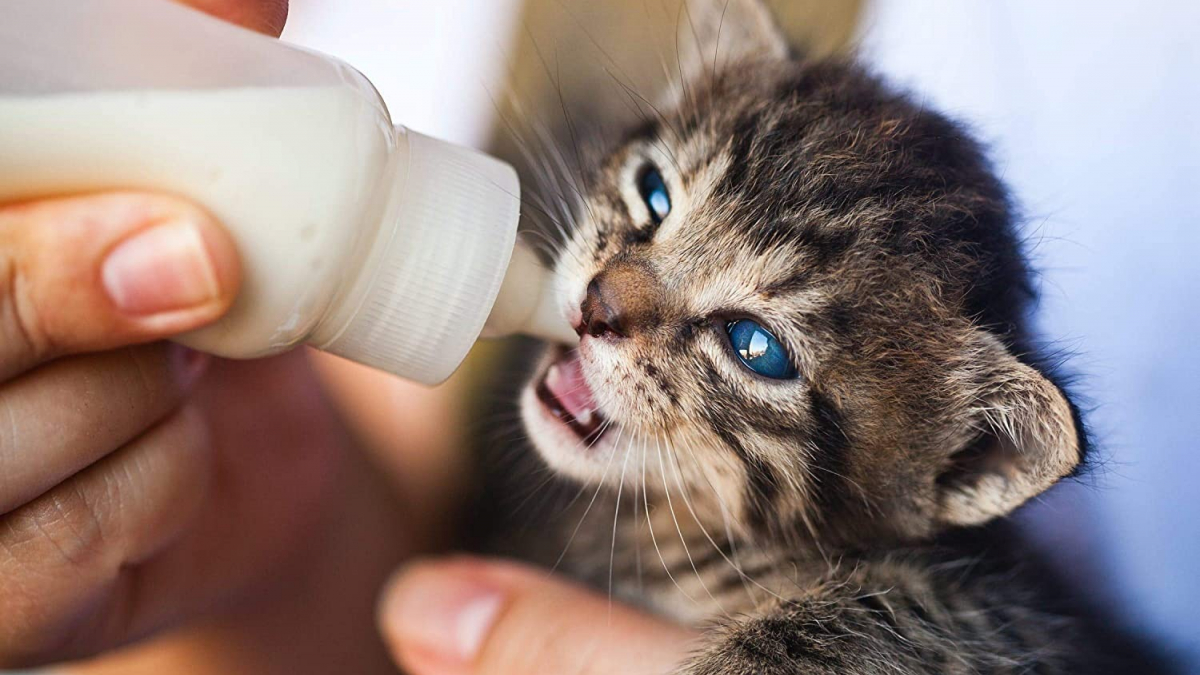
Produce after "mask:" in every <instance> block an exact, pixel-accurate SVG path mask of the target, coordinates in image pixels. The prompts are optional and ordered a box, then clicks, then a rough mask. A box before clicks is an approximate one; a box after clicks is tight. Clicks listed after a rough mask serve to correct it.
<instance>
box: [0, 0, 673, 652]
mask: <svg viewBox="0 0 1200 675" xmlns="http://www.w3.org/2000/svg"><path fill="white" fill-rule="evenodd" d="M189 4H192V5H194V6H196V7H198V8H200V9H202V10H204V11H206V12H209V13H211V14H213V15H215V16H218V17H221V18H223V19H226V20H230V21H233V22H235V23H239V24H241V25H243V26H247V27H250V28H253V29H256V30H260V31H263V32H266V33H269V34H275V35H277V34H278V33H279V31H280V30H281V29H282V26H283V21H284V20H285V18H286V14H287V6H286V3H285V2H282V1H274V0H272V1H267V0H261V1H259V2H250V1H247V0H193V1H192V2H190V3H189ZM167 233H174V234H173V235H172V236H167ZM180 241H185V242H190V243H191V244H192V248H191V249H189V250H191V251H192V252H193V255H192V256H191V257H187V256H181V255H180V248H179V245H178V244H179V242H180ZM130 247H132V250H134V251H135V253H137V256H136V257H137V259H138V260H139V261H140V262H139V264H138V265H137V267H139V268H140V269H141V270H142V275H141V276H140V277H139V278H138V279H139V281H138V283H136V284H133V283H128V278H126V283H117V281H115V280H119V279H121V278H122V277H120V276H119V275H117V276H114V273H113V271H112V270H113V269H114V267H113V265H112V264H111V261H112V260H114V259H115V257H116V256H117V255H118V253H119V252H121V251H125V252H128V251H130V250H131V248H130ZM172 251H174V252H175V254H176V255H175V256H174V257H172V256H171V255H170V254H171V253H172ZM197 252H198V253H197ZM197 255H198V256H199V257H197ZM126 260H128V256H126ZM188 270H192V271H197V270H199V271H198V272H197V274H198V276H199V278H202V279H203V283H202V284H200V286H197V285H196V284H194V283H193V284H188V283H186V281H187V280H186V278H185V277H186V276H187V275H186V272H187V271H188ZM0 273H2V274H0V420H5V422H0V667H24V666H37V665H45V664H56V663H63V662H73V663H74V665H72V666H71V668H70V669H71V670H72V671H73V672H83V673H106V672H113V673H117V672H120V673H140V672H146V673H151V672H155V673H160V672H189V673H208V672H212V673H218V672H219V673H243V672H244V673H305V672H312V673H323V672H357V673H372V672H394V665H393V663H392V662H391V660H390V659H389V655H390V656H391V657H394V658H395V659H396V660H397V661H399V662H400V663H402V664H403V665H404V667H406V668H407V669H408V670H409V672H412V673H414V674H415V675H433V674H435V673H441V674H454V673H530V672H564V671H565V670H566V668H567V667H569V668H570V669H571V671H572V672H579V673H601V672H629V673H643V672H644V673H652V672H665V671H666V670H667V669H668V668H669V666H670V665H671V664H673V663H675V662H676V661H678V660H679V659H680V658H682V657H683V655H684V654H685V651H686V644H687V641H688V640H689V639H690V634H689V633H687V632H686V631H685V630H683V629H681V628H678V627H674V626H671V625H669V624H665V623H662V622H659V621H657V620H653V619H650V618H648V617H646V616H644V615H642V614H639V613H637V612H635V611H633V610H629V609H625V608H622V607H619V606H610V604H609V602H608V601H607V600H606V599H600V598H595V597H593V596H591V595H590V594H587V593H585V592H584V591H581V590H578V589H576V588H574V587H572V586H569V585H567V584H564V583H562V582H559V581H556V580H552V579H547V578H545V577H544V575H542V574H541V573H535V572H532V571H529V570H525V569H523V568H519V567H515V566H512V565H509V564H506V563H499V562H487V561H468V560H462V559H453V560H449V561H440V562H439V561H430V562H425V563H419V564H410V565H409V566H407V567H405V568H404V570H402V571H401V572H399V573H397V574H396V575H395V576H394V577H393V580H392V581H391V582H390V583H389V584H388V585H387V590H386V592H385V593H384V595H383V597H382V599H380V598H378V597H377V596H378V593H379V588H380V587H381V586H382V585H383V582H384V580H385V578H386V577H387V575H388V572H389V570H390V569H391V568H392V567H393V566H394V565H396V564H397V563H399V562H400V561H402V560H404V559H406V558H409V557H411V556H412V555H413V554H414V553H417V552H420V551H422V550H428V549H436V548H437V546H438V539H439V538H440V537H442V536H444V532H441V531H439V527H440V525H441V524H442V523H444V522H446V521H448V520H452V518H450V516H449V512H448V509H450V508H451V507H452V505H453V502H452V500H451V498H450V497H449V496H448V495H450V494H452V488H453V486H454V482H453V476H455V475H456V472H455V471H454V466H453V457H454V456H455V455H454V453H453V452H452V449H453V448H454V447H456V445H457V443H456V439H455V438H454V437H453V436H452V435H451V434H450V433H449V432H448V431H447V429H452V428H459V427H460V426H461V425H458V424H454V423H452V422H454V420H455V416H456V415H457V414H459V413H458V411H457V410H456V409H455V408H454V406H453V403H452V402H453V401H454V400H456V397H455V395H454V394H455V387H454V385H453V384H452V385H450V386H448V387H445V388H442V389H440V390H437V391H436V392H429V391H427V390H418V389H415V388H410V387H409V386H408V385H402V384H398V383H396V382H395V381H394V380H392V379H391V378H386V377H383V376H380V375H378V374H375V373H370V372H368V371H365V370H363V369H360V368H356V367H353V366H345V365H343V364H341V363H340V362H337V361H334V360H332V359H320V358H318V359H315V360H312V361H310V359H309V358H307V356H306V354H304V353H303V352H302V351H296V352H293V353H290V354H287V355H284V356H281V357H277V358H272V359H265V360H260V361H255V362H227V361H219V360H216V359H210V358H208V357H204V356H201V355H198V354H196V353H194V352H190V351H188V350H184V349H182V348H179V347H176V346H173V345H170V344H168V343H164V342H161V341H160V340H162V339H163V338H165V337H168V336H170V335H173V334H176V333H179V332H182V331H186V330H190V329H193V328H197V327H199V326H202V325H205V324H206V323H209V322H211V321H213V320H215V319H216V318H218V317H219V316H220V315H221V314H222V313H223V312H224V311H225V310H226V309H228V307H229V306H230V304H231V303H232V301H233V298H234V297H235V296H236V293H237V290H238V284H239V281H240V268H239V263H238V259H237V253H236V250H235V249H234V246H233V243H232V241H231V240H230V238H229V237H228V235H227V234H226V233H225V232H224V231H223V230H222V228H221V227H220V225H219V224H218V223H216V222H215V221H214V220H213V219H212V218H211V217H210V216H209V215H208V214H207V213H205V212H204V211H203V210H202V209H199V208H197V207H195V206H193V205H191V204H188V203H186V202H182V201H179V200H177V199H175V198H170V197H165V196H161V195H153V194H140V193H124V192H123V193H108V194H93V195H82V196H69V197H61V198H53V199H44V200H38V201H32V202H22V203H13V204H2V205H0ZM114 289H116V290H114ZM172 289H174V290H175V291H176V293H174V295H172V294H171V293H170V291H171V290H172ZM197 289H199V290H197ZM181 297H184V298H185V299H186V300H187V302H185V303H180V302H178V300H179V299H180V298H181ZM164 308H166V309H164ZM262 392H287V393H288V395H287V396H265V397H264V396H262ZM380 401H383V402H384V403H383V404H381V403H379V402H380ZM428 420H439V421H441V422H442V423H440V424H436V425H434V424H430V423H429V422H428ZM351 439H355V440H354V441H352V440H351ZM381 467H382V468H383V469H385V470H384V471H380V470H379V469H380V468H381ZM422 523H428V524H426V525H422ZM430 589H441V590H442V591H443V592H438V593H433V594H432V595H431V594H430V592H429V590H430ZM480 593H482V594H483V597H485V598H486V599H488V603H490V604H489V607H491V609H490V610H489V611H487V612H480V611H479V605H478V603H477V602H474V600H475V599H477V598H478V597H480V596H479V594H480ZM414 598H415V601H414ZM376 606H378V607H380V608H381V609H380V611H379V613H378V615H377V620H378V625H379V627H380V629H381V631H382V633H383V635H384V637H385V640H386V645H387V649H386V650H385V647H384V645H383V644H381V642H380V640H379V638H378V636H377V635H376V633H375V631H374V630H373V626H372V617H373V615H374V612H373V609H372V608H374V607H376ZM314 608H319V611H314ZM438 622H440V623H438ZM464 625H467V626H469V627H470V628H471V630H466V629H463V628H462V626H464ZM547 625H555V626H558V627H559V629H558V630H556V631H553V632H550V633H548V632H547V631H546V626H547ZM436 626H442V627H443V628H445V629H446V630H434V631H431V627H436ZM572 626H574V627H577V628H571V627H572ZM598 626H603V627H604V628H603V629H600V630H597V627H598ZM462 635H470V636H472V639H471V640H468V641H466V642H464V641H463V640H462V639H457V640H455V639H448V638H452V637H454V636H462ZM527 645H536V648H535V649H526V648H525V646H527ZM517 646H521V648H517ZM581 655H591V656H589V657H588V658H585V659H583V660H582V661H580V657H581ZM81 659H82V661H81Z"/></svg>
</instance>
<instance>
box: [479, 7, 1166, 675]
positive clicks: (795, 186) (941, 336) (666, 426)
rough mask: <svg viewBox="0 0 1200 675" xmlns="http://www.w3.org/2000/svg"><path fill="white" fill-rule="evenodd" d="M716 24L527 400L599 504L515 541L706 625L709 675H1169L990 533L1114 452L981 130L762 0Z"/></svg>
mask: <svg viewBox="0 0 1200 675" xmlns="http://www.w3.org/2000/svg"><path fill="white" fill-rule="evenodd" d="M687 28H688V32H689V33H692V34H694V36H695V37H696V39H697V41H698V44H699V48H698V50H696V53H697V54H703V55H705V56H706V57H707V58H705V57H697V58H695V59H693V61H694V63H691V64H689V65H688V66H687V77H686V78H685V81H686V85H685V86H683V87H682V91H681V92H680V93H679V94H678V96H677V98H676V100H675V102H674V103H673V105H672V106H671V107H669V108H667V109H664V110H663V112H661V113H659V114H656V115H654V116H652V119H651V120H650V121H649V122H647V123H646V124H644V125H643V126H641V127H639V128H637V129H634V130H631V131H630V132H629V133H628V134H627V135H626V136H625V137H624V138H622V139H620V140H619V141H618V142H617V143H615V144H613V145H612V146H610V147H609V148H608V149H607V150H606V152H604V153H602V154H600V155H599V156H598V158H597V159H596V160H595V161H594V162H593V163H592V164H590V165H589V166H587V167H585V171H584V173H583V176H582V179H581V180H579V181H578V182H577V185H576V188H577V189H578V190H579V194H580V197H581V200H580V202H581V203H580V205H579V208H578V209H576V213H575V216H574V220H575V222H574V227H573V230H572V232H571V233H570V236H569V238H568V239H567V241H565V242H564V243H563V246H562V249H561V252H560V254H559V256H558V258H557V261H556V272H557V275H558V278H559V281H560V282H561V283H560V298H561V301H562V307H563V311H564V313H565V315H566V316H567V318H568V320H569V321H570V322H571V323H572V325H574V326H575V327H576V330H577V331H578V332H579V333H580V335H581V342H580V344H579V346H578V348H577V349H564V348H550V349H549V350H548V351H547V353H546V354H545V355H544V356H543V357H542V359H541V361H540V363H539V365H538V366H537V367H536V371H535V374H534V376H533V378H532V380H531V382H530V383H529V384H528V385H527V386H526V387H525V388H524V390H523V392H522V393H521V396H520V406H521V414H522V418H523V422H524V426H525V429H526V431H527V433H528V437H529V439H530V441H531V443H532V446H533V447H534V448H535V449H536V453H537V455H538V456H539V457H540V460H541V461H542V462H544V463H545V464H546V465H548V466H549V467H550V468H551V469H552V470H553V471H554V472H555V474H557V476H559V477H560V478H562V479H565V480H568V481H570V482H572V483H574V484H576V485H579V486H581V489H580V490H579V491H578V492H573V493H572V494H574V496H575V498H574V499H566V498H564V500H563V501H561V502H557V503H554V504H549V505H546V507H545V508H543V509H542V510H541V512H540V513H536V514H533V515H531V513H530V511H529V510H528V509H523V510H521V511H519V512H518V514H517V515H516V516H515V517H514V518H513V522H512V523H510V525H511V526H512V527H511V528H505V529H502V530H501V531H500V532H498V533H497V536H496V537H495V540H496V541H499V542H503V544H502V545H501V546H499V547H498V550H501V551H503V552H506V553H512V554H517V555H520V556H523V557H526V558H529V559H532V560H535V561H540V562H542V563H544V564H546V565H548V566H551V565H553V566H557V567H559V568H560V569H561V570H565V571H567V572H569V573H571V574H573V575H575V576H577V577H578V578H580V579H583V580H585V581H588V582H590V583H592V584H594V585H595V586H597V587H598V588H600V589H602V590H607V591H608V592H611V593H612V594H613V596H614V597H618V598H621V599H624V600H626V601H630V602H634V603H638V604H640V605H642V606H644V607H646V608H648V609H650V610H652V611H655V612H658V613H661V614H663V615H666V616H669V617H671V618H673V619H676V620H679V621H683V622H687V623H690V624H693V625H699V626H708V627H709V628H710V630H709V631H708V633H707V640H706V641H705V644H704V645H703V647H702V648H701V649H700V650H699V651H698V652H697V653H696V655H695V657H694V658H692V659H691V660H690V661H689V662H688V663H687V664H686V665H684V666H681V669H680V671H679V672H680V673H687V674H691V675H715V674H718V673H719V674H725V675H735V674H747V675H748V674H750V673H757V674H765V673H884V672H886V673H1010V672H1011V673H1018V672H1039V673H1068V672H1072V673H1075V672H1108V671H1111V672H1129V669H1130V668H1133V667H1134V666H1132V665H1131V663H1139V665H1138V666H1137V667H1136V670H1137V672H1147V670H1148V668H1149V666H1148V665H1146V664H1145V663H1142V662H1138V661H1136V660H1132V659H1136V658H1137V657H1135V656H1133V651H1132V647H1131V646H1130V645H1131V643H1129V642H1127V640H1126V639H1125V638H1124V637H1123V636H1121V635H1120V634H1118V633H1117V632H1116V631H1115V629H1109V628H1107V627H1105V626H1104V624H1103V623H1101V622H1097V621H1096V620H1094V619H1092V618H1089V617H1085V616H1082V615H1080V614H1078V612H1077V610H1076V603H1075V602H1073V601H1072V600H1071V599H1069V598H1065V597H1057V596H1058V595H1061V594H1058V593H1057V589H1058V587H1059V585H1058V584H1055V583H1053V582H1051V581H1049V580H1048V578H1047V576H1046V575H1045V573H1044V572H1043V571H1041V570H1039V569H1038V568H1037V566H1036V563H1035V562H1034V561H1033V560H1030V559H1028V558H1026V557H1025V556H1026V555H1027V554H1026V553H1025V552H1024V551H1023V550H1022V549H1020V548H1018V547H1017V545H1016V542H1015V540H1013V539H1011V538H1010V537H1008V536H1007V535H1006V534H1005V532H1004V531H1003V529H1002V528H1003V526H1002V525H995V524H993V525H990V526H987V527H983V525H984V524H985V523H989V521H993V520H994V519H997V518H1000V517H1003V516H1005V515H1007V514H1009V513H1011V512H1012V511H1013V510H1014V509H1015V508H1017V507H1018V506H1020V505H1021V504H1022V503H1024V502H1026V501H1027V500H1029V499H1030V498H1032V497H1034V496H1036V495H1038V494H1040V493H1042V492H1043V491H1044V490H1046V489H1047V488H1049V487H1050V486H1051V485H1052V484H1054V483H1055V482H1056V481H1058V480H1060V479H1062V478H1063V477H1065V476H1069V475H1071V474H1072V473H1073V472H1074V471H1076V470H1077V468H1078V467H1079V466H1080V464H1081V462H1082V461H1083V459H1084V456H1085V454H1086V450H1087V445H1086V440H1085V437H1084V434H1083V429H1082V427H1081V425H1080V420H1079V416H1078V413H1077V411H1076V409H1075V407H1074V405H1073V404H1072V402H1071V401H1070V399H1069V398H1068V397H1067V396H1066V395H1065V394H1064V392H1063V390H1062V389H1060V388H1059V387H1058V386H1056V384H1055V383H1054V382H1053V381H1052V380H1051V379H1050V378H1049V377H1047V375H1046V374H1045V372H1043V371H1042V369H1041V368H1040V367H1039V365H1038V362H1037V360H1036V359H1035V358H1034V357H1033V356H1032V355H1031V352H1030V346H1029V344H1028V341H1027V336H1026V335H1025V332H1024V329H1023V322H1024V314H1025V310H1026V306H1027V304H1028V302H1029V300H1030V297H1031V286H1030V282H1029V278H1028V271H1027V267H1026V263H1025V261H1024V259H1023V257H1022V253H1021V250H1020V245H1019V241H1018V235H1017V233H1016V232H1015V230H1014V226H1013V223H1012V220H1013V216H1012V211H1011V207H1010V204H1009V201H1008V198H1007V197H1006V194H1005V190H1004V188H1003V186H1002V185H1001V184H1000V183H999V181H998V180H997V179H996V177H995V176H994V175H993V173H992V171H991V170H990V167H989V166H988V164H987V162H986V161H985V159H984V157H983V153H982V152H981V150H980V148H979V147H978V145H977V144H976V143H974V142H973V141H972V140H971V139H970V138H969V137H967V136H966V135H965V134H964V133H963V131H962V130H961V129H960V128H959V127H957V126H955V125H954V124H953V123H951V122H949V121H947V120H946V119H945V118H944V117H942V116H941V115H939V114H937V113H935V112H932V111H929V110H927V109H925V108H923V107H922V106H919V105H917V104H915V103H913V102H912V101H910V100H908V99H906V98H905V97H903V96H901V95H898V94H896V93H893V92H891V91H889V90H888V89H887V88H885V87H884V86H882V85H881V84H880V83H879V82H878V81H877V80H876V79H874V78H873V77H871V76H869V75H868V74H866V73H864V72H863V71H862V70H860V69H859V68H857V67H855V66H853V65H850V64H845V63H836V62H806V61H804V60H803V59H801V58H799V57H797V56H796V55H794V54H792V53H791V52H790V50H789V48H788V46H787V44H786V43H785V41H784V39H783V37H782V34H781V33H780V32H779V31H778V30H777V28H776V26H775V25H774V24H773V22H772V20H771V18H770V16H769V15H768V14H767V12H766V11H765V10H764V9H763V8H762V7H761V6H759V5H758V4H757V3H755V2H753V1H751V0H731V1H730V2H728V3H726V2H725V1H724V0H714V1H713V2H710V3H709V6H707V7H705V6H704V5H703V3H698V2H693V3H692V5H691V10H690V19H689V21H688V22H687ZM718 42H719V44H720V48H719V49H717V45H718ZM490 473H491V476H492V478H493V479H494V480H500V478H499V476H502V475H503V476H512V475H514V472H513V471H511V470H509V471H506V472H490ZM518 475H523V476H525V478H524V479H525V480H528V477H527V474H518ZM500 489H510V490H511V489H517V490H520V491H521V494H524V493H526V492H528V486H521V487H517V488H513V487H511V486H509V487H504V486H502V487H501V488H500ZM493 503H494V502H493ZM614 511H615V515H614ZM604 513H608V514H610V515H607V516H605V515H602V514H604ZM589 515H590V516H591V517H590V518H589V517H588V516H589ZM493 550H497V549H493ZM1122 659H1126V660H1124V661H1122Z"/></svg>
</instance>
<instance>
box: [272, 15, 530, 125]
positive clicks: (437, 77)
mask: <svg viewBox="0 0 1200 675" xmlns="http://www.w3.org/2000/svg"><path fill="white" fill-rule="evenodd" d="M518 5H519V0H292V2H291V13H290V15H289V17H288V23H287V28H286V29H285V30H284V33H283V37H284V39H286V40H289V41H291V42H295V43H297V44H301V45H304V46H306V47H311V48H314V49H317V50H320V51H323V52H326V53H328V54H332V55H334V56H337V57H339V58H341V59H343V60H345V61H348V62H349V63H350V64H351V65H353V66H355V67H356V68H358V69H359V70H361V71H362V72H363V73H364V74H365V75H366V76H367V77H368V78H370V80H371V81H372V82H374V83H375V86H376V87H377V88H378V89H379V91H380V93H381V94H382V95H383V98H384V100H385V101H386V102H387V104H388V108H389V109H390V110H391V113H392V118H393V120H395V121H396V122H397V123H400V124H404V125H405V126H409V127H412V128H413V129H416V130H417V131H421V132H423V133H428V134H432V135H434V136H439V137H441V138H445V139H447V140H452V141H458V142H460V143H465V144H468V145H474V146H479V145H481V144H482V143H483V142H485V141H486V139H487V134H488V131H489V129H490V123H491V119H492V114H493V112H494V108H493V106H492V102H491V100H490V98H489V91H491V92H496V91H498V90H499V88H500V83H501V82H502V81H503V76H504V73H505V67H506V61H507V57H508V54H507V52H508V48H509V44H510V43H511V39H512V36H513V35H514V30H515V28H516V24H517V7H518Z"/></svg>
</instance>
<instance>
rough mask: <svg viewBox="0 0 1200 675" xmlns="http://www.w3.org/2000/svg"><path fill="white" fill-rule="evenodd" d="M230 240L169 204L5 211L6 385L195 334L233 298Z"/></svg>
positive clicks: (1, 372) (78, 202)
mask: <svg viewBox="0 0 1200 675" xmlns="http://www.w3.org/2000/svg"><path fill="white" fill-rule="evenodd" d="M239 281H240V266H239V263H238V259H237V252H236V249H235V247H234V244H233V240H232V239H231V238H230V237H229V235H228V234H227V233H226V232H225V231H224V230H223V229H222V228H221V227H220V226H218V225H217V223H216V222H215V221H214V220H213V219H212V218H211V217H210V216H208V215H207V214H206V213H205V212H203V211H202V210H200V209H198V208H196V207H195V206H192V205H190V204H188V203H187V202H183V201H180V200H178V199H175V198H172V197H165V196H157V195H145V194H135V193H112V194H103V195H92V196H87V197H73V198H66V199H52V200H45V201H37V202H28V203H24V204H15V205H9V206H4V207H0V380H3V379H8V378H9V377H11V376H13V375H14V374H16V373H19V372H21V371H24V370H26V369H28V368H30V367H32V366H33V365H35V364H37V363H39V362H42V361H46V360H49V359H51V358H54V357H56V356H60V355H62V354H68V353H77V352H83V351H100V350H104V349H111V348H114V347H118V346H123V345H128V344H136V343H141V342H149V341H152V340H155V339H159V338H162V337H167V336H170V335H173V334H176V333H180V332H183V331H186V330H190V329H193V328H197V327H199V326H201V325H203V324H205V323H208V322H211V321H212V320H214V319H216V318H217V317H219V316H220V315H221V314H222V313H223V312H224V311H225V310H226V309H228V308H229V306H230V304H231V303H232V302H233V298H234V294H235V293H236V292H237V286H238V283H239Z"/></svg>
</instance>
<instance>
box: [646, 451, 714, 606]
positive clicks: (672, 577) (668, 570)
mask: <svg viewBox="0 0 1200 675" xmlns="http://www.w3.org/2000/svg"><path fill="white" fill-rule="evenodd" d="M646 450H647V447H646V446H645V445H643V446H642V500H643V502H642V503H643V505H644V506H645V507H646V525H647V526H648V527H649V528H650V542H651V543H652V544H654V552H655V553H657V554H658V562H659V563H661V564H662V568H663V571H664V572H666V573H667V578H668V579H670V580H671V583H672V584H674V585H675V588H677V589H679V592H680V593H682V594H683V596H684V597H685V598H687V599H688V600H691V601H692V602H693V603H694V604H697V605H699V604H700V602H699V601H698V600H696V599H695V598H693V597H692V594H691V593H688V592H687V591H685V590H684V589H683V586H680V585H679V582H678V581H677V580H676V579H675V575H674V574H671V566H670V565H668V564H667V560H666V558H664V557H663V554H662V549H661V548H659V546H658V538H657V537H656V536H655V535H654V522H653V521H651V520H650V498H649V497H648V496H647V495H648V490H647V489H646V454H645V453H646Z"/></svg>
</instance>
